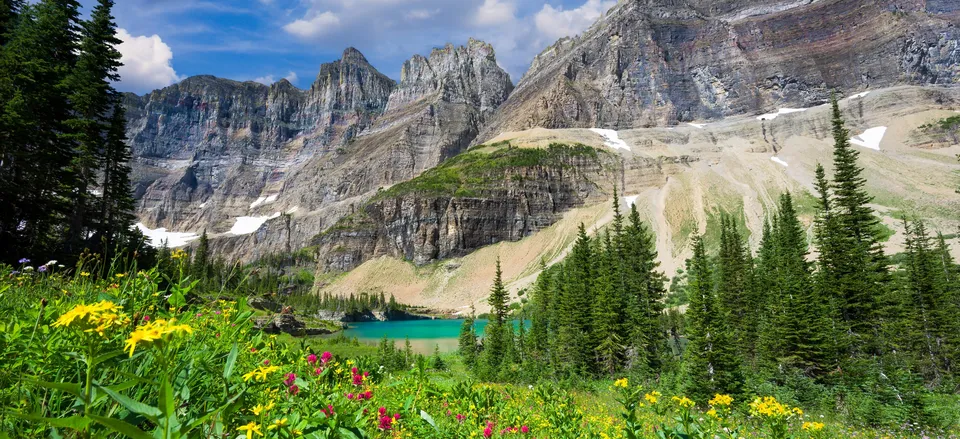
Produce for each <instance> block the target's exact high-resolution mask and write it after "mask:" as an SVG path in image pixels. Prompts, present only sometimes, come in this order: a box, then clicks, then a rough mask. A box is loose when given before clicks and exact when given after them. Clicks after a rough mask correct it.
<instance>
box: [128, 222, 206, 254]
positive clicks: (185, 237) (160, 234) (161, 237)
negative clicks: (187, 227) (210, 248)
mask: <svg viewBox="0 0 960 439" xmlns="http://www.w3.org/2000/svg"><path fill="white" fill-rule="evenodd" d="M136 227H137V228H138V229H140V233H143V236H146V237H147V238H150V246H151V247H156V248H160V247H163V243H164V241H166V243H167V247H170V248H177V247H183V246H185V245H187V244H188V243H189V242H190V241H193V240H194V239H197V238H199V237H200V235H197V234H196V233H189V232H187V233H182V232H168V231H167V229H165V228H163V227H161V228H159V229H151V228H149V227H147V226H145V225H143V223H137V224H136Z"/></svg>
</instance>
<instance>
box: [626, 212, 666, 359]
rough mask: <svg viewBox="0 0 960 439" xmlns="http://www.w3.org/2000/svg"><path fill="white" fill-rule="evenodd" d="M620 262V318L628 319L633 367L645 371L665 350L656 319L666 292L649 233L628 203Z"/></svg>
mask: <svg viewBox="0 0 960 439" xmlns="http://www.w3.org/2000/svg"><path fill="white" fill-rule="evenodd" d="M623 246H624V250H623V257H622V260H623V264H622V265H621V267H622V268H621V269H622V270H623V272H624V273H626V282H625V283H626V294H627V297H626V299H625V306H624V309H625V311H626V313H625V315H624V317H623V319H624V320H626V321H629V322H630V324H629V328H628V330H629V342H628V343H626V344H627V345H628V346H630V348H631V349H632V351H633V352H634V353H635V357H636V358H635V360H634V361H635V362H636V366H637V367H638V368H639V369H641V370H644V371H646V372H648V373H649V372H654V371H656V370H658V369H659V368H660V360H661V359H662V358H663V355H664V353H665V352H668V351H669V350H668V348H667V345H666V337H665V336H666V334H664V332H663V330H662V327H661V324H660V318H661V316H662V315H663V299H664V296H665V294H666V288H665V282H666V277H665V276H664V275H663V273H661V272H659V271H657V269H658V268H659V266H660V263H659V262H657V247H656V242H655V238H654V236H653V233H651V232H650V230H649V229H648V228H647V227H646V226H645V225H644V224H643V222H642V221H641V219H640V213H639V212H638V211H637V207H636V205H634V206H631V208H630V216H629V224H628V225H627V226H626V227H625V229H624V244H623Z"/></svg>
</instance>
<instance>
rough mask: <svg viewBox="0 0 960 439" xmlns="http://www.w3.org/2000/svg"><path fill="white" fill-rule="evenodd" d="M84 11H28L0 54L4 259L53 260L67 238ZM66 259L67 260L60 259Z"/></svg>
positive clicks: (55, 4)
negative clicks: (72, 90) (71, 96)
mask: <svg viewBox="0 0 960 439" xmlns="http://www.w3.org/2000/svg"><path fill="white" fill-rule="evenodd" d="M77 10H78V5H77V3H76V2H74V1H67V0H60V1H55V0H44V1H41V2H40V3H38V4H35V5H29V6H25V7H23V8H22V10H21V13H20V16H19V18H18V20H17V25H16V28H15V29H14V31H13V32H12V33H10V34H9V36H10V39H9V41H8V42H7V43H6V44H5V45H4V46H3V51H2V54H0V102H3V107H2V109H0V163H2V164H0V193H3V194H4V195H5V196H6V197H7V199H6V201H7V205H6V208H5V209H0V241H2V242H4V245H3V246H2V249H0V252H2V254H0V259H6V260H9V259H15V258H16V257H18V255H23V254H50V255H51V256H56V253H55V252H56V249H57V247H59V245H60V242H61V240H62V238H63V236H64V234H65V233H64V230H63V227H62V224H63V223H64V220H65V219H66V218H68V217H69V214H70V213H71V210H72V209H71V206H72V203H71V200H72V198H73V197H74V195H75V193H76V185H75V182H76V179H75V174H74V173H73V172H72V168H71V164H72V163H73V159H74V157H75V151H76V148H75V142H74V141H73V139H72V138H71V137H70V136H69V135H67V134H65V133H69V130H68V128H67V126H66V124H65V122H66V120H67V119H69V117H70V114H71V106H70V103H69V101H68V99H67V92H68V88H67V81H66V79H67V77H68V73H69V71H70V70H71V69H72V68H73V66H74V65H75V62H76V53H77V52H78V45H77V35H78V34H77V31H78V27H77V23H78V18H77V17H78V12H77ZM59 258H60V259H66V257H59Z"/></svg>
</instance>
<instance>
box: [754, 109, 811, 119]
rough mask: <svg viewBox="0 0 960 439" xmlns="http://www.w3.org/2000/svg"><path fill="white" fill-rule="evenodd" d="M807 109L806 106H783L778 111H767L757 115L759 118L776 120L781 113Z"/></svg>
mask: <svg viewBox="0 0 960 439" xmlns="http://www.w3.org/2000/svg"><path fill="white" fill-rule="evenodd" d="M803 111H807V109H806V108H781V109H779V110H777V112H776V113H767V114H761V115H759V116H757V120H774V119H776V118H777V117H779V116H780V115H781V114H790V113H800V112H803Z"/></svg>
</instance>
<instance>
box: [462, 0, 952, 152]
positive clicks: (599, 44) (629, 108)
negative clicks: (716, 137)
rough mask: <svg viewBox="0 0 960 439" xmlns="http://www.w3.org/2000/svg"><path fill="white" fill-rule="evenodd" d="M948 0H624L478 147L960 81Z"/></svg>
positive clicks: (504, 112) (511, 106)
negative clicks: (528, 135) (512, 136)
mask: <svg viewBox="0 0 960 439" xmlns="http://www.w3.org/2000/svg"><path fill="white" fill-rule="evenodd" d="M956 4H957V2H946V1H926V2H915V1H907V0H879V1H870V2H862V1H857V0H820V1H813V0H759V1H750V2H747V1H743V0H720V1H716V0H669V1H662V0H656V1H654V0H624V1H620V2H619V3H618V4H617V5H616V6H615V7H614V8H612V9H611V10H610V11H609V12H608V13H607V14H606V16H604V17H603V18H601V20H600V21H599V22H598V23H596V24H595V25H594V26H593V27H591V28H590V29H589V30H587V31H586V32H584V33H583V34H582V35H581V36H579V37H577V38H567V39H563V40H560V41H558V42H557V43H556V44H554V45H553V46H551V47H549V48H547V49H546V50H545V51H544V52H543V53H541V54H540V55H538V56H537V57H536V59H534V61H533V63H532V65H531V68H530V70H529V71H528V72H527V73H526V75H525V76H524V77H523V79H522V80H521V81H520V83H519V84H518V86H517V88H516V90H515V91H514V93H513V94H511V96H510V99H508V101H507V102H506V103H505V104H504V105H503V106H502V107H501V109H500V111H499V112H498V114H497V116H496V117H495V118H494V119H493V120H492V122H491V123H490V124H488V125H487V126H486V127H485V128H484V130H483V133H482V134H481V136H480V137H479V139H478V142H482V141H486V140H487V139H490V138H493V137H495V136H497V135H498V134H500V133H502V132H506V131H517V130H522V129H527V128H532V127H544V128H574V127H582V128H586V127H602V128H614V129H626V128H642V127H650V126H664V125H675V124H677V123H678V122H684V121H694V120H706V119H715V118H721V117H724V116H730V115H737V114H759V113H762V112H767V111H769V110H771V109H774V110H775V109H776V108H778V107H809V106H811V105H815V104H820V103H823V102H825V101H826V100H827V99H828V98H829V95H830V93H831V91H833V90H840V91H841V92H853V91H859V90H863V89H867V88H879V87H886V86H890V85H894V84H901V83H909V84H951V83H955V82H956V81H957V80H960V26H957V24H958V23H960V7H958V6H956Z"/></svg>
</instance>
